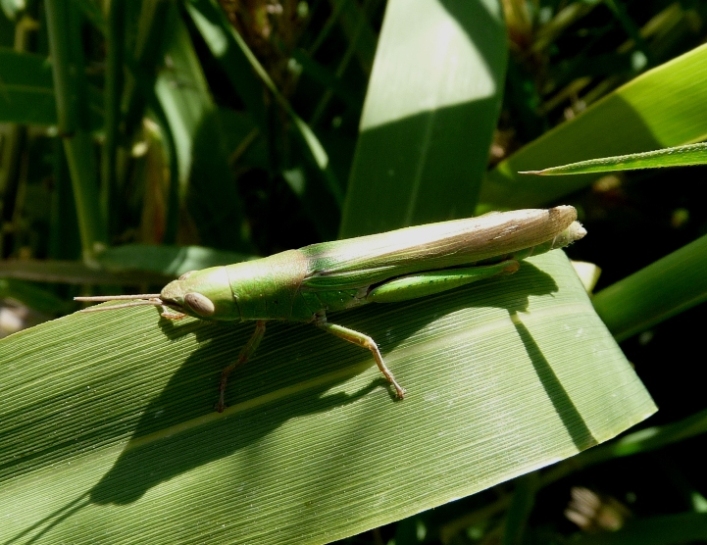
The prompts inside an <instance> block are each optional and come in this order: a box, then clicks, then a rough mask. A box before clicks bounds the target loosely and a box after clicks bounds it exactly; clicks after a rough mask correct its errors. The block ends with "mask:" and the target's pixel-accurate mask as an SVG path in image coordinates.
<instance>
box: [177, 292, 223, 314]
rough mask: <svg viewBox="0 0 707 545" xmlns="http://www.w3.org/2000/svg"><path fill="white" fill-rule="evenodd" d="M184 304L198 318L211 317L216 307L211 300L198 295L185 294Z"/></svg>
mask: <svg viewBox="0 0 707 545" xmlns="http://www.w3.org/2000/svg"><path fill="white" fill-rule="evenodd" d="M184 302H185V303H186V305H187V306H188V307H189V308H190V309H191V310H193V311H194V312H196V313H197V314H198V315H199V316H211V315H212V314H213V313H214V312H216V307H215V306H214V304H213V302H212V301H211V299H209V298H208V297H206V295H202V294H200V293H187V294H186V295H185V296H184Z"/></svg>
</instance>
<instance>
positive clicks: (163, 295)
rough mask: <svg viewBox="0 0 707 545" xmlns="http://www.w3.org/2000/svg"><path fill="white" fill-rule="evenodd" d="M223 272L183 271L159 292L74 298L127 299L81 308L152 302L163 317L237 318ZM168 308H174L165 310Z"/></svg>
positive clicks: (228, 285)
mask: <svg viewBox="0 0 707 545" xmlns="http://www.w3.org/2000/svg"><path fill="white" fill-rule="evenodd" d="M224 275H225V271H224V268H223V267H214V268H213V269H204V270H202V271H193V272H191V273H186V274H183V275H182V276H180V277H179V278H178V279H177V280H173V281H172V282H170V283H169V284H167V285H166V286H165V287H164V288H163V289H162V291H161V292H160V293H143V294H141V295H107V296H95V297H75V298H74V299H75V300H76V301H89V302H105V301H127V302H124V303H121V304H119V305H111V306H100V307H90V308H87V309H84V310H83V311H82V312H94V311H98V310H114V309H118V308H126V307H137V306H144V305H151V306H156V307H162V309H163V312H162V316H164V317H165V318H171V319H177V318H180V317H183V316H184V315H185V314H186V315H189V316H194V317H195V318H205V319H211V320H240V319H241V315H240V311H239V308H238V304H237V301H235V300H234V296H233V293H232V292H231V288H230V284H229V283H228V281H227V278H224ZM224 280H226V281H225V282H224ZM167 309H169V310H171V311H173V312H171V313H170V312H167Z"/></svg>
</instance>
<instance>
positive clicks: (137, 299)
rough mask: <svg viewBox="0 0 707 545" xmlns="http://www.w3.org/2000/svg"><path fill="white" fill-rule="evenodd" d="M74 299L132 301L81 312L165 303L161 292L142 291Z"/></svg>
mask: <svg viewBox="0 0 707 545" xmlns="http://www.w3.org/2000/svg"><path fill="white" fill-rule="evenodd" d="M74 301H87V302H91V303H105V302H107V301H130V302H129V303H122V304H120V305H112V306H109V307H89V308H85V309H82V310H80V311H79V312H98V311H101V310H114V309H116V308H128V307H142V306H145V305H151V306H153V307H161V306H163V305H164V303H163V301H162V299H160V294H159V293H141V294H138V295H93V296H90V297H74Z"/></svg>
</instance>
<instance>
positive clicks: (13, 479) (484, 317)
mask: <svg viewBox="0 0 707 545" xmlns="http://www.w3.org/2000/svg"><path fill="white" fill-rule="evenodd" d="M1 5H2V8H3V13H4V14H5V16H4V17H1V19H2V21H1V22H0V24H1V25H2V26H0V28H1V29H2V30H4V31H5V32H0V36H4V37H5V40H3V41H2V43H1V44H0V46H1V47H2V48H1V49H0V122H2V123H4V124H5V125H3V129H2V135H1V137H2V147H1V149H2V161H0V168H2V170H0V190H1V191H2V194H1V198H2V208H1V209H0V213H1V214H2V219H3V231H2V233H1V237H0V252H2V256H1V257H2V261H1V262H0V277H2V278H0V283H1V284H0V287H1V288H2V296H3V298H5V300H6V301H7V304H8V305H9V306H8V308H11V309H14V311H15V314H14V316H19V317H22V316H25V318H24V319H25V323H26V324H28V325H29V324H33V323H35V322H37V321H41V320H42V319H48V318H56V317H58V316H63V315H64V314H68V313H69V312H70V311H71V310H77V309H78V307H77V306H73V305H72V304H71V298H72V296H75V295H79V294H84V295H85V294H103V293H121V292H125V293H135V291H136V290H137V291H138V292H139V293H150V292H155V291H158V290H159V289H160V287H161V285H162V284H163V283H164V282H166V281H167V280H168V279H170V278H173V277H174V276H177V275H179V274H182V273H183V272H185V271H186V270H189V269H193V268H203V267H208V266H213V265H217V264H223V263H229V262H233V261H237V260H243V259H250V258H254V257H256V256H257V255H268V254H270V253H274V252H277V251H281V250H284V249H289V248H296V247H300V246H303V245H306V244H309V243H312V242H317V241H320V240H331V239H335V238H337V236H341V237H350V236H356V235H359V234H364V233H371V232H379V231H385V230H389V229H393V228H396V227H399V226H404V225H411V224H418V223H424V222H431V221H442V220H447V219H452V218H457V217H467V216H470V215H472V214H473V213H474V212H482V211H487V210H491V209H511V208H527V207H540V206H542V207H547V206H551V205H553V204H557V203H562V204H572V205H574V206H575V207H577V208H578V210H579V212H580V216H581V217H580V219H581V220H582V221H583V222H584V223H585V226H586V227H587V230H588V232H589V234H588V236H587V237H586V239H584V240H582V241H581V242H579V243H577V244H576V245H575V246H573V247H571V248H569V250H568V253H570V255H572V256H573V257H574V256H576V257H577V258H581V259H584V260H587V261H593V262H595V263H597V264H598V265H599V266H600V267H602V268H603V269H604V276H603V277H602V280H601V281H600V282H601V283H600V285H599V292H598V294H597V295H596V296H595V297H594V299H593V300H592V299H590V298H588V297H587V295H586V293H585V291H584V289H583V287H582V285H581V284H580V282H579V281H578V280H577V277H576V275H575V274H574V272H573V269H572V267H571V266H570V264H569V262H568V260H567V259H566V258H565V256H564V255H563V254H562V253H561V252H553V253H551V254H548V255H544V256H539V257H536V258H531V259H530V260H529V261H528V263H527V264H526V265H525V266H524V267H523V268H521V270H520V271H519V272H518V273H517V274H516V275H513V276H511V277H507V278H502V279H499V280H494V281H489V282H484V283H480V284H479V285H474V286H471V287H469V288H464V289H459V290H456V291H453V292H450V293H447V294H442V295H440V296H434V297H428V298H423V299H419V300H415V301H412V302H409V303H404V304H390V305H370V307H366V308H364V309H361V310H357V311H352V312H350V313H346V314H343V313H342V314H341V315H335V316H336V322H338V323H342V324H344V325H347V326H348V327H353V328H355V329H357V330H361V331H364V332H366V333H367V334H370V335H371V336H372V337H373V338H374V339H376V340H377V341H378V342H379V343H380V345H381V348H382V350H383V354H384V357H385V359H386V361H387V363H388V364H389V365H390V366H391V368H392V369H393V370H394V371H395V373H396V376H397V378H398V379H399V380H400V381H401V382H402V383H403V384H404V385H405V386H406V387H407V388H408V391H409V397H408V398H407V399H405V400H404V401H402V402H397V403H396V402H394V401H393V400H392V399H391V396H390V394H389V392H388V390H387V389H386V387H385V384H382V383H381V380H380V377H379V375H378V373H377V370H376V368H375V366H374V365H373V363H372V361H371V359H370V356H369V354H368V353H367V352H366V351H362V350H361V349H360V348H359V347H355V346H349V345H347V344H345V343H342V342H341V341H340V340H338V339H335V338H328V337H327V336H325V335H323V334H322V333H321V332H319V331H317V330H316V329H315V328H312V327H310V326H305V325H291V324H272V325H271V324H269V325H268V332H267V334H266V336H265V339H264V340H263V342H262V344H261V346H260V348H259V350H258V352H257V354H256V356H255V357H254V358H253V361H251V362H250V363H249V364H248V366H246V367H245V368H244V369H240V370H239V371H238V372H237V373H236V376H235V377H234V379H233V380H232V383H231V386H230V389H229V394H228V399H229V402H230V408H229V409H228V410H227V411H226V412H225V413H223V414H222V415H219V414H217V413H215V412H214V411H213V410H212V407H213V403H214V402H215V398H216V395H217V392H216V391H217V383H218V375H219V370H220V369H221V368H223V367H224V366H225V365H226V364H228V363H230V362H231V361H233V359H234V358H235V357H236V356H237V353H238V350H239V349H240V347H241V346H242V345H243V344H244V343H245V342H246V340H247V338H248V337H249V335H250V333H251V331H252V324H234V325H214V324H208V323H205V322H200V321H196V320H192V319H186V320H184V321H182V322H167V321H165V320H160V319H159V317H158V315H157V313H156V312H155V310H154V309H151V308H149V309H135V308H131V309H124V310H120V311H115V312H107V313H96V314H77V313H74V314H70V315H68V316H63V317H61V318H58V319H56V320H53V321H50V322H48V323H46V324H41V325H39V326H36V327H32V328H30V329H26V330H24V331H20V332H19V333H16V334H14V335H12V336H10V337H8V338H7V339H4V340H3V341H2V342H0V438H2V441H0V483H2V485H1V486H0V513H1V514H2V520H3V524H2V525H0V543H7V544H10V543H13V544H15V543H18V544H19V543H54V542H56V543H59V542H63V543H77V544H78V543H111V544H113V543H123V542H125V543H134V542H136V541H139V542H142V541H149V542H159V541H160V540H162V541H165V542H169V543H187V542H189V543H191V542H200V543H219V544H221V543H326V542H329V541H332V540H336V539H344V538H348V539H347V542H351V543H354V542H355V543H386V542H388V543H393V542H394V543H396V544H397V545H407V544H421V543H460V544H461V543H476V542H489V541H498V540H503V541H504V542H505V543H521V542H559V541H564V540H565V539H567V538H569V537H572V538H573V539H576V540H577V541H580V542H582V541H587V542H590V541H592V540H596V541H597V542H598V541H601V540H602V539H606V535H605V534H601V533H600V534H598V535H597V536H596V537H592V536H590V535H589V534H587V533H584V532H582V531H577V530H576V529H574V527H572V528H571V529H570V528H569V527H568V525H567V524H566V523H565V522H563V521H562V511H563V510H564V509H565V504H566V502H567V501H568V499H569V497H570V489H572V490H574V492H573V495H574V497H575V500H573V501H574V503H571V504H570V506H569V508H568V511H569V512H570V513H571V514H570V515H568V516H570V517H574V518H572V520H574V521H575V522H577V523H578V524H579V525H580V528H581V529H582V530H584V529H586V530H599V531H601V530H605V529H606V528H607V527H611V528H612V529H614V530H616V529H619V528H620V531H619V532H617V533H615V534H613V537H612V539H615V540H616V541H617V542H622V543H626V542H637V543H639V542H640V543H647V542H651V543H673V542H681V541H684V540H687V539H700V538H704V533H703V531H702V524H703V519H704V505H705V503H706V502H705V501H704V498H702V496H701V495H700V492H699V490H700V489H701V487H702V486H703V483H702V482H701V477H699V475H700V471H701V460H700V461H699V462H694V461H692V460H691V459H690V455H689V453H690V452H692V451H693V450H695V451H699V447H700V446H701V441H703V440H702V436H703V434H704V431H705V429H707V426H706V425H705V421H707V419H706V418H705V416H704V414H705V410H706V409H705V407H704V403H703V401H702V398H703V396H701V395H699V394H701V390H700V389H699V388H698V386H697V385H698V384H700V382H699V381H697V380H696V379H694V377H692V375H691V373H692V371H693V367H694V366H691V365H689V363H690V362H691V361H692V360H691V358H690V357H686V356H685V355H684V354H689V353H690V351H691V350H692V351H695V352H697V351H698V350H701V346H700V345H698V344H697V341H699V338H700V336H699V335H698V334H696V329H695V327H694V325H693V324H695V323H696V324H698V325H700V324H703V323H704V319H700V318H701V317H702V318H703V317H704V316H703V315H704V309H703V307H704V305H701V306H698V304H699V303H701V302H702V301H703V300H704V298H705V293H706V291H705V287H704V279H703V277H704V275H702V274H701V272H702V271H703V270H704V267H705V264H704V255H706V254H705V252H704V248H703V246H704V240H705V239H704V237H702V238H700V237H701V235H704V233H705V232H706V231H707V210H705V209H704V206H703V205H702V204H701V203H702V202H703V201H702V200H701V199H700V198H698V197H696V196H695V195H696V193H695V189H694V188H695V187H697V186H698V184H699V183H702V180H701V179H700V178H699V172H701V170H700V167H694V168H692V169H690V170H678V171H675V170H670V169H661V171H660V172H654V171H642V172H640V173H639V174H631V173H622V174H620V175H612V176H605V177H604V178H601V179H599V178H598V177H597V173H598V172H599V170H596V169H595V170H592V171H590V172H589V173H587V172H586V171H585V173H584V174H581V175H579V176H570V175H568V174H567V172H566V171H563V172H561V173H560V174H561V175H559V176H548V177H530V176H527V175H523V174H519V172H518V171H521V170H539V169H545V168H548V167H556V166H558V165H567V164H568V163H574V162H577V161H585V160H595V161H594V163H591V164H590V167H591V168H598V167H596V165H597V164H600V165H602V166H601V168H602V169H604V168H605V167H606V164H607V160H606V159H603V160H602V158H606V157H608V156H617V155H625V154H627V153H640V152H648V151H652V150H656V149H659V148H665V147H671V146H680V145H684V144H689V143H692V142H695V141H699V140H702V139H704V135H705V134H707V125H706V124H707V121H706V118H705V116H703V115H701V112H702V110H703V109H704V104H705V102H706V100H707V97H706V96H705V92H706V91H705V90H706V89H707V87H706V86H705V85H704V80H705V78H704V67H705V66H706V64H705V55H707V48H705V46H702V47H698V45H699V44H700V43H702V42H704V34H705V32H704V28H703V27H702V26H701V25H702V23H701V21H703V20H707V6H705V5H703V3H699V2H681V3H669V2H663V1H660V0H650V1H645V0H640V1H639V0H635V1H618V0H616V1H613V0H612V1H606V2H586V1H569V2H556V1H552V0H540V1H539V2H523V1H520V0H508V1H504V2H502V3H501V2H496V1H495V0H473V1H469V2H453V1H442V2H422V3H415V2H406V1H404V0H389V1H388V2H387V4H384V3H382V2H380V1H378V0H362V1H354V0H331V1H330V2H313V3H308V2H306V1H302V2H294V1H292V0H283V1H282V2H279V3H278V2H265V1H254V2H248V3H245V2H244V3H237V2H220V3H219V2H216V1H215V0H184V1H180V2H167V1H157V2H148V1H142V0H139V1H134V2H118V1H113V2H106V3H105V5H102V4H101V3H98V2H94V1H91V0H74V1H72V2H62V1H60V0H45V1H44V2H43V3H29V4H27V5H25V4H24V3H21V2H12V1H10V0H7V1H3V2H2V3H1ZM106 6H109V7H108V8H107V9H105V10H104V9H103V8H104V7H106ZM502 12H503V13H502ZM13 31H14V40H9V39H8V36H10V35H11V34H12V32H13ZM508 44H510V47H509V46H508ZM489 149H491V159H490V160H489ZM596 160H598V161H596ZM625 160H626V158H621V159H620V160H619V163H620V162H621V161H625ZM630 160H634V159H633V158H632V159H630ZM639 160H644V161H645V160H648V161H649V162H648V163H643V164H642V166H644V167H646V166H649V167H652V166H656V165H655V162H656V161H660V157H658V158H656V157H655V156H653V155H650V156H645V155H644V156H639ZM651 161H652V162H651ZM608 162H609V163H610V164H611V166H614V167H615V166H617V164H618V163H617V160H614V161H613V162H612V161H611V160H609V161H608ZM694 163H697V164H701V163H702V160H701V158H699V157H698V158H697V160H696V161H693V164H694ZM585 166H586V165H585ZM572 168H575V167H572ZM581 168H584V167H581ZM602 172H604V170H602ZM676 172H677V173H678V174H675V173H676ZM4 310H6V309H3V311H4ZM1 316H2V315H1V314H0V317H1ZM669 318H670V319H669ZM3 323H4V322H3ZM612 335H613V337H612ZM614 337H616V338H617V339H619V340H625V342H624V343H623V344H622V347H621V348H622V349H623V351H622V350H621V349H620V348H619V346H618V345H617V344H616V342H615V340H614ZM690 343H692V344H690ZM695 347H699V348H695ZM626 356H628V357H629V359H630V360H631V361H632V363H633V364H635V366H636V371H635V372H634V370H633V369H632V367H631V366H630V365H629V364H628V361H627V357H626ZM665 361H670V362H671V368H669V369H666V368H665V366H664V365H663V364H664V362H665ZM685 362H687V364H686V363H685ZM637 375H638V376H637ZM639 376H640V377H641V378H642V379H644V380H645V381H646V382H647V385H648V387H649V389H650V391H651V393H652V394H653V395H654V397H655V398H656V399H658V401H659V402H660V405H661V409H662V410H661V413H660V415H661V416H659V417H658V420H657V421H653V422H652V423H651V427H645V428H643V429H640V430H637V431H634V432H632V433H631V434H629V435H626V436H624V437H622V438H619V439H618V440H614V441H609V440H610V439H612V438H614V437H615V436H616V435H618V434H620V433H621V432H623V431H624V430H626V429H628V428H629V427H630V426H632V425H634V424H637V423H639V422H640V421H642V420H643V419H645V418H646V417H648V416H649V415H651V414H652V413H653V412H654V411H655V405H654V404H653V401H652V399H651V397H650V396H649V394H648V393H647V391H646V389H645V388H644V386H643V384H642V383H641V381H640V380H639V378H638V377H639ZM656 377H657V378H656ZM691 388H694V389H695V390H692V389H691ZM688 438H692V439H691V441H693V443H691V444H692V447H690V448H686V447H685V444H686V443H685V440H686V439H688ZM605 441H609V442H606V443H604V444H602V445H599V446H595V445H598V444H599V443H603V442H605ZM696 446H697V447H698V448H695V447H696ZM589 447H594V448H589ZM667 447H670V449H671V450H670V451H668V450H667ZM587 449H588V450H587ZM661 449H662V450H661ZM650 452H661V463H660V464H655V463H654V462H653V459H652V458H651V454H649V453H650ZM670 453H672V454H670ZM671 456H672V457H671ZM627 460H628V462H627ZM656 467H657V469H656ZM656 474H659V475H660V478H658V477H656ZM521 476H522V477H521ZM515 477H521V478H520V479H516V480H513V479H514V478H515ZM580 486H585V487H589V488H593V489H594V490H595V491H596V494H595V493H594V492H592V493H591V494H589V497H590V498H592V499H593V500H596V501H594V503H593V504H592V505H593V507H594V509H595V513H594V514H595V515H596V518H593V517H592V516H591V515H592V513H591V509H588V506H589V504H588V503H586V502H585V503H584V504H582V503H581V501H580V500H578V499H577V498H585V499H586V498H587V494H584V495H583V494H582V493H576V491H577V490H578V489H579V488H578V487H580ZM490 487H494V488H493V490H492V491H484V490H486V489H488V488H490ZM592 494H593V495H592ZM632 495H633V496H632ZM632 497H637V498H638V500H637V501H636V502H634V503H630V501H629V500H630V499H631V498H632ZM617 498H618V499H617ZM646 498H648V499H646ZM453 500H457V501H453ZM626 504H630V505H629V506H628V507H627V505H626ZM432 508H435V509H434V510H432ZM631 512H633V513H632V514H631ZM601 515H605V516H603V517H602V516H601ZM630 518H633V519H634V520H632V521H630V522H628V523H626V524H624V523H625V522H626V520H628V519H630ZM396 521H397V522H396ZM606 521H611V524H609V523H608V522H606ZM393 522H395V524H390V523H393ZM676 524H677V525H679V528H680V530H681V531H680V532H674V531H668V530H667V529H670V528H673V527H674V525H676ZM382 525H387V526H382ZM381 526H382V527H381ZM363 531H370V532H371V533H370V534H361V535H359V536H356V537H349V536H352V535H354V534H356V533H358V532H363ZM572 534H574V535H572ZM580 534H582V535H580ZM649 539H650V541H649Z"/></svg>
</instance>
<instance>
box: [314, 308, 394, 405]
mask: <svg viewBox="0 0 707 545" xmlns="http://www.w3.org/2000/svg"><path fill="white" fill-rule="evenodd" d="M314 324H315V325H316V326H317V327H320V328H321V329H323V330H324V331H326V332H328V333H331V334H332V335H335V336H337V337H339V338H340V339H344V340H345V341H349V342H350V343H354V344H357V345H359V346H362V347H363V348H367V349H368V350H370V351H371V354H373V359H374V360H375V361H376V365H377V366H378V369H380V372H381V373H383V376H384V377H385V378H386V379H387V380H388V382H390V384H391V385H392V386H393V388H395V395H396V396H397V397H398V399H403V398H404V397H405V388H403V387H402V386H400V384H398V381H396V380H395V377H394V376H393V373H392V372H391V370H390V369H388V366H387V365H386V364H385V362H384V361H383V356H381V353H380V350H378V345H377V344H376V342H375V341H374V340H373V339H372V338H371V337H369V336H368V335H366V334H364V333H361V332H359V331H355V330H353V329H349V328H348V327H344V326H341V325H337V324H330V323H329V322H327V319H326V314H324V313H323V312H321V313H317V316H316V318H315V320H314Z"/></svg>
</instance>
